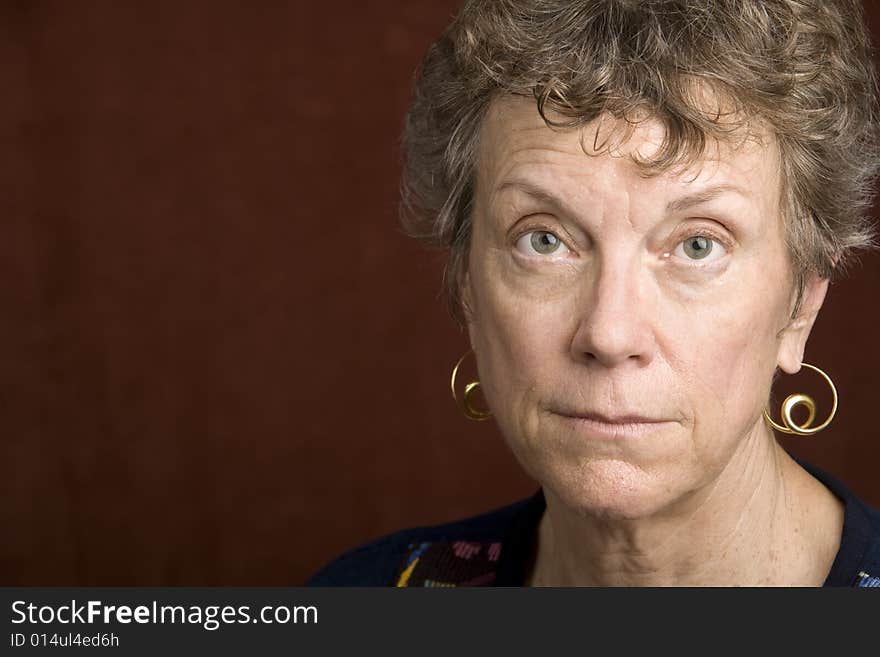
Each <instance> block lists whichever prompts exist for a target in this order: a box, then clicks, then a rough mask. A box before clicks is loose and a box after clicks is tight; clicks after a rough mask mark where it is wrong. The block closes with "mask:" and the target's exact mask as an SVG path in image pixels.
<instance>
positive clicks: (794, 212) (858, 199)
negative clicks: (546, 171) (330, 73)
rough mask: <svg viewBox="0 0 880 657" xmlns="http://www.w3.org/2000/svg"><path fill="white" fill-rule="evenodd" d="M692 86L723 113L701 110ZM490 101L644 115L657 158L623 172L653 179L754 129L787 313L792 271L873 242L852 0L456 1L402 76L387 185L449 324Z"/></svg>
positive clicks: (869, 156) (871, 81)
mask: <svg viewBox="0 0 880 657" xmlns="http://www.w3.org/2000/svg"><path fill="white" fill-rule="evenodd" d="M695 81H698V82H700V83H703V84H704V85H709V87H711V89H712V90H713V91H714V92H716V93H717V94H719V95H720V97H723V98H724V99H725V101H726V104H727V105H728V106H730V107H732V108H733V110H732V111H729V112H726V111H725V112H722V111H721V110H720V109H719V110H717V111H710V110H708V109H707V108H706V103H705V98H704V97H705V94H703V98H702V100H701V98H700V97H699V96H700V95H699V94H698V93H695V84H694V82H695ZM504 94H512V95H516V96H528V97H533V98H534V99H535V102H536V106H537V110H538V112H539V113H540V114H541V116H542V118H543V119H544V121H545V122H546V123H547V124H548V125H550V126H552V127H555V128H576V127H578V126H583V125H585V124H587V123H589V122H590V121H592V120H594V119H596V118H598V117H599V116H600V115H603V114H609V115H611V116H613V117H616V118H622V119H626V120H627V121H632V117H636V116H644V115H646V114H647V115H649V116H652V117H655V118H657V119H659V120H660V121H662V122H663V125H664V127H665V140H664V142H663V144H662V146H661V148H660V150H659V153H658V154H657V155H656V157H654V158H652V159H651V161H648V162H639V163H638V164H639V165H640V166H643V167H646V168H647V169H650V170H652V171H661V170H665V169H666V168H667V167H669V166H672V165H675V164H683V163H687V162H690V161H693V160H695V159H696V158H699V157H700V156H701V155H702V154H703V153H704V150H705V149H706V147H707V144H708V143H709V142H710V141H711V140H724V139H730V138H731V137H732V134H733V133H735V132H741V131H739V130H737V128H739V127H748V126H749V125H755V124H758V123H759V124H761V125H763V126H766V127H767V128H769V131H770V133H771V134H772V135H773V136H774V137H775V139H776V141H777V144H778V146H779V152H780V156H781V161H782V167H783V169H782V180H783V183H782V198H781V207H782V208H783V216H784V220H785V227H786V239H787V243H788V249H789V253H790V257H791V261H792V263H793V265H794V272H795V280H796V285H797V290H798V303H797V304H796V308H797V306H799V303H800V294H801V292H802V290H803V285H804V281H805V280H806V277H807V275H809V274H810V273H814V274H817V275H819V276H821V277H823V278H831V277H832V276H833V275H834V274H835V273H836V272H839V271H841V270H842V268H843V267H844V266H845V265H846V263H847V262H849V261H850V260H851V258H852V256H853V255H854V254H855V253H856V252H858V251H859V250H862V249H865V248H868V247H869V246H871V245H872V243H873V237H874V230H873V223H872V222H871V220H870V218H869V217H868V216H867V212H868V210H869V208H870V205H871V200H872V197H873V181H874V178H875V176H876V174H877V171H878V162H880V147H878V144H880V132H878V107H877V81H876V71H875V67H874V63H873V60H872V53H871V47H870V43H869V38H868V34H867V32H866V29H865V24H864V16H863V14H862V7H861V4H860V2H859V1H858V0H574V1H572V0H469V1H468V2H466V4H465V5H464V8H463V9H462V10H461V12H460V13H459V15H458V16H457V18H456V19H455V20H454V21H453V22H452V24H451V25H450V26H449V27H448V28H447V29H446V31H445V32H444V33H443V34H442V35H441V37H440V38H439V39H438V40H437V41H436V42H435V43H434V44H433V45H431V46H430V48H429V49H428V52H427V54H426V56H425V59H424V62H423V64H422V67H421V70H420V74H419V75H418V77H417V79H416V83H415V89H414V97H413V101H412V104H411V106H410V109H409V112H408V114H407V117H406V122H405V127H404V133H403V150H404V170H403V176H402V185H401V187H402V189H401V191H402V208H401V209H402V215H401V216H402V223H403V226H404V228H405V230H406V231H407V232H408V233H409V234H410V235H412V236H414V237H417V238H419V239H422V240H424V241H426V242H427V243H429V244H431V245H434V246H438V247H442V248H445V249H449V260H448V263H447V266H446V272H445V275H444V279H445V286H446V292H447V298H448V301H449V305H450V310H451V312H452V314H453V316H454V317H455V318H456V319H457V320H458V321H459V322H460V323H461V322H463V320H464V315H463V313H462V311H463V308H462V303H461V282H462V280H463V274H464V272H465V270H466V266H467V257H468V248H469V243H470V234H471V221H472V218H471V211H472V204H473V194H474V176H475V162H476V155H477V145H478V142H479V135H480V126H481V123H482V119H483V117H484V116H485V114H486V111H487V108H488V106H489V105H490V103H491V102H492V100H493V99H494V98H496V97H498V96H499V95H504ZM795 312H797V310H795Z"/></svg>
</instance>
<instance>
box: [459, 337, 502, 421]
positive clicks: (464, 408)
mask: <svg viewBox="0 0 880 657" xmlns="http://www.w3.org/2000/svg"><path fill="white" fill-rule="evenodd" d="M469 353H471V352H470V351H468V352H466V353H465V355H464V356H462V357H461V358H459V359H458V362H457V363H456V364H455V367H453V368H452V379H451V380H450V382H449V386H450V388H451V389H452V398H453V399H454V400H455V401H456V403H457V404H458V405H459V407H460V408H461V412H462V413H464V416H465V417H466V418H468V419H469V420H474V421H475V422H480V421H481V420H488V419H489V418H490V417H492V413H491V412H490V411H481V410H479V409H476V408H474V407H473V405H472V404H471V393H472V392H473V391H474V390H475V389H476V388H478V387H479V386H480V382H479V381H471V382H470V383H468V384H467V385H466V386H465V387H464V395H462V398H461V399H460V400H459V398H458V395H457V394H456V392H455V377H456V376H458V368H459V367H460V366H461V363H462V361H464V359H465V358H467V355H468V354H469Z"/></svg>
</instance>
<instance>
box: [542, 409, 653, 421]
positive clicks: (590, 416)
mask: <svg viewBox="0 0 880 657" xmlns="http://www.w3.org/2000/svg"><path fill="white" fill-rule="evenodd" d="M559 415H564V416H565V417H569V418H572V419H576V420H589V421H591V422H598V423H601V424H661V423H663V422H668V421H669V420H666V419H663V418H655V417H646V416H644V415H639V414H637V413H615V414H606V413H597V412H587V413H582V412H569V411H562V412H559Z"/></svg>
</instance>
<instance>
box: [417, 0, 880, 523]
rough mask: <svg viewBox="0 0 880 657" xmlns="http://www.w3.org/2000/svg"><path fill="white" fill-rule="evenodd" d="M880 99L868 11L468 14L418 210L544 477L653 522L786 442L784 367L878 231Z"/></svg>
mask: <svg viewBox="0 0 880 657" xmlns="http://www.w3.org/2000/svg"><path fill="white" fill-rule="evenodd" d="M875 102H876V101H875V87H874V73H873V68H872V65H871V63H870V60H869V57H868V50H867V46H866V42H865V34H864V31H863V28H862V24H861V17H860V14H859V11H858V6H857V4H856V3H853V2H835V3H829V2H821V3H820V2H809V3H806V2H802V1H801V2H787V1H783V0H779V1H778V2H772V1H768V2H761V3H756V2H747V1H745V0H718V1H716V2H705V1H700V2H697V1H696V0H694V1H688V0H678V1H665V0H656V1H648V2H626V1H624V0H604V1H598V0H593V1H584V2H525V1H516V0H511V1H507V2H471V3H469V4H468V5H467V6H466V8H465V9H464V11H463V12H462V14H461V16H460V17H459V18H458V19H457V21H456V22H455V23H454V24H453V26H452V27H451V28H450V29H449V30H448V31H447V33H446V34H445V35H444V37H443V38H442V39H441V40H440V41H439V42H438V43H437V44H435V46H434V47H433V48H432V49H431V51H430V52H429V55H428V57H427V60H426V63H425V68H424V70H423V72H422V77H421V80H420V82H419V83H418V86H417V94H416V99H415V101H414V104H413V107H412V110H411V112H410V115H409V117H408V123H407V128H406V135H405V145H406V154H407V165H406V171H405V178H404V192H405V201H406V203H407V206H406V207H407V209H408V211H409V215H408V216H409V218H410V220H411V221H410V226H411V230H412V231H413V232H414V233H415V234H418V235H420V236H422V237H425V238H427V239H430V240H432V241H434V243H437V244H441V245H444V246H446V247H448V248H449V249H450V263H449V266H448V270H447V280H448V282H449V285H450V288H449V291H450V296H451V299H452V301H453V308H454V309H457V310H458V311H459V316H460V317H461V318H462V319H463V320H464V321H465V323H466V324H467V327H468V330H469V335H470V340H471V344H472V346H473V349H474V351H475V352H476V354H477V357H478V362H479V370H480V380H481V383H482V386H483V391H484V393H485V396H486V399H487V401H488V403H489V405H490V407H491V409H492V411H493V412H494V414H495V417H496V420H497V422H498V424H499V426H500V428H501V430H502V432H503V434H504V436H505V438H506V439H507V441H508V443H509V444H510V446H511V448H512V450H513V451H514V453H515V454H516V456H517V457H518V459H519V460H520V462H521V463H522V464H523V466H524V467H525V468H526V470H527V471H529V472H530V474H532V475H533V476H534V477H535V478H536V479H538V480H539V481H541V482H542V483H543V484H544V485H545V487H547V488H549V489H550V490H552V491H553V492H554V493H555V494H556V495H558V496H560V497H562V498H564V499H565V500H566V502H567V503H568V505H569V506H571V507H572V508H584V509H591V510H593V511H602V512H606V513H608V514H611V515H618V516H627V517H638V516H643V515H648V514H652V513H655V512H657V511H658V510H660V509H662V508H664V507H665V506H668V505H669V504H670V503H672V502H673V501H675V500H677V499H681V498H682V496H684V495H686V494H687V493H688V492H690V491H693V490H696V489H698V488H701V487H703V486H705V485H706V484H708V483H709V482H710V481H712V480H713V478H714V477H717V475H718V474H719V472H720V471H722V470H723V469H724V468H725V467H726V466H727V465H728V464H730V463H731V462H734V461H735V460H737V456H739V457H740V458H741V461H742V462H745V461H748V460H749V459H750V458H751V456H753V455H754V454H755V451H754V450H755V449H760V447H761V445H762V444H764V443H766V437H767V435H768V434H767V432H766V428H764V426H763V424H762V422H761V411H762V409H763V408H764V405H765V403H766V400H767V398H768V396H769V391H770V385H771V381H772V378H773V374H774V372H775V370H776V368H777V367H781V368H782V369H783V370H785V371H788V372H794V371H797V369H798V367H799V365H800V362H801V359H802V356H803V351H804V347H805V344H806V340H807V337H808V335H809V332H810V329H811V327H812V325H813V321H814V320H815V316H816V313H817V312H818V310H819V307H820V306H821V304H822V301H823V299H824V295H825V291H826V289H827V283H828V278H829V277H830V276H831V275H832V273H833V272H834V270H835V269H836V268H838V267H840V265H841V263H843V262H845V261H846V259H847V257H848V256H849V255H850V254H851V253H852V252H853V251H854V250H856V249H858V248H861V247H865V246H866V245H867V244H868V243H869V236H870V231H869V230H868V224H867V223H866V220H865V219H864V211H865V209H866V207H867V205H868V203H869V197H870V195H869V193H868V184H869V183H870V181H871V179H872V177H873V175H874V173H875V170H876V166H877V143H876V139H877V133H876V130H877V128H876V124H875V120H876V110H875ZM608 421H613V422H617V423H618V424H617V425H616V426H615V428H614V429H613V430H609V428H608ZM627 421H629V422H628V423H627ZM621 422H623V424H620V423H621Z"/></svg>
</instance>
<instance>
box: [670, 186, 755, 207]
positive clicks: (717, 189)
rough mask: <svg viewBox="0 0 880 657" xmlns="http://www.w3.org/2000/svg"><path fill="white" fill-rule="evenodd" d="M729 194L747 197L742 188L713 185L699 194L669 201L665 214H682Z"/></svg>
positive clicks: (695, 193)
mask: <svg viewBox="0 0 880 657" xmlns="http://www.w3.org/2000/svg"><path fill="white" fill-rule="evenodd" d="M729 192H733V193H735V194H738V195H739V196H742V197H747V196H748V193H747V192H746V190H744V189H743V188H742V187H739V186H738V185H731V184H728V183H724V184H720V185H713V186H711V187H707V188H706V189H701V190H700V191H699V192H694V193H693V194H686V195H685V196H681V197H679V198H677V199H675V200H673V201H669V203H667V204H666V212H667V214H672V213H674V212H683V211H684V210H687V209H688V208H691V207H693V206H695V205H700V204H701V203H708V202H709V201H712V200H714V199H716V198H718V197H719V196H722V195H724V194H727V193H729Z"/></svg>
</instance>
